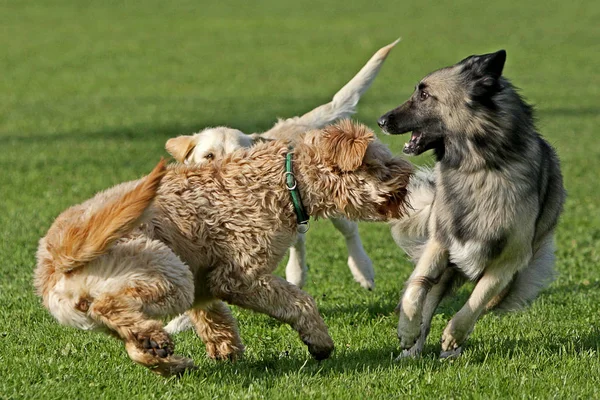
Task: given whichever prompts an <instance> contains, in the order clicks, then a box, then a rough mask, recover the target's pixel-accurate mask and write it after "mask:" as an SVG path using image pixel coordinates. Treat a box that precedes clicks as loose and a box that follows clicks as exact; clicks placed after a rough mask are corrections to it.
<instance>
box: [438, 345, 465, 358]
mask: <svg viewBox="0 0 600 400" xmlns="http://www.w3.org/2000/svg"><path fill="white" fill-rule="evenodd" d="M461 354H462V347H460V346H459V347H457V348H455V349H454V350H447V351H442V352H441V353H440V358H441V359H446V358H447V359H455V358H458V357H459V356H460V355H461Z"/></svg>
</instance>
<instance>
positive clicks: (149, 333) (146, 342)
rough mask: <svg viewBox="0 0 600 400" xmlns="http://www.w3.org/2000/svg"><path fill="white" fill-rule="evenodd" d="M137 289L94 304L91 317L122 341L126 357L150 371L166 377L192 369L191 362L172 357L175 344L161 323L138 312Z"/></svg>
mask: <svg viewBox="0 0 600 400" xmlns="http://www.w3.org/2000/svg"><path fill="white" fill-rule="evenodd" d="M140 294H141V291H139V288H133V289H130V290H128V292H127V291H124V292H121V293H115V294H114V295H104V296H102V297H100V298H98V299H96V300H94V301H93V303H92V305H91V307H90V310H89V312H90V316H91V317H92V318H94V319H97V320H99V321H100V322H101V323H103V324H104V325H105V326H106V327H107V328H109V329H110V331H111V332H113V333H114V334H116V336H118V337H119V338H121V339H122V340H123V341H124V342H125V349H126V350H127V353H128V354H129V357H130V358H131V359H132V360H133V361H135V362H136V363H138V364H141V365H144V366H146V367H148V368H150V369H152V371H153V372H156V373H158V374H160V375H164V376H169V375H174V374H180V373H182V372H183V371H185V370H186V369H190V368H194V363H193V361H192V360H190V359H187V358H183V357H180V356H177V355H174V354H173V352H174V345H173V342H172V341H171V338H170V337H169V334H168V333H167V332H166V331H165V330H164V329H163V327H162V323H161V322H160V321H157V320H153V319H149V318H148V317H147V316H146V315H145V314H144V313H143V312H142V311H141V310H140V308H141V307H140V303H139V301H138V300H139V297H137V296H138V295H140ZM134 296H135V297H134Z"/></svg>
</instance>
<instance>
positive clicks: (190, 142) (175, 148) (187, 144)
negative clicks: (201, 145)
mask: <svg viewBox="0 0 600 400" xmlns="http://www.w3.org/2000/svg"><path fill="white" fill-rule="evenodd" d="M194 146H195V144H194V137H193V136H189V135H188V136H178V137H176V138H172V139H169V140H167V143H166V144H165V149H167V151H168V152H169V154H170V155H172V156H173V158H175V159H176V160H177V161H179V162H184V161H185V158H186V157H187V155H188V154H189V153H190V151H192V149H193V148H194Z"/></svg>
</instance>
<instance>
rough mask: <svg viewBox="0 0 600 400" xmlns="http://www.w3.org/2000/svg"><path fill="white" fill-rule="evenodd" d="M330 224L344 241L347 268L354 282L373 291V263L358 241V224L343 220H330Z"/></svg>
mask: <svg viewBox="0 0 600 400" xmlns="http://www.w3.org/2000/svg"><path fill="white" fill-rule="evenodd" d="M331 222H332V223H333V226H335V228H336V229H337V230H338V231H339V232H340V233H341V234H342V235H344V239H346V247H347V248H348V267H349V268H350V272H352V276H353V277H354V280H355V281H356V282H358V283H359V284H360V286H362V287H364V288H365V289H369V290H371V289H373V288H374V287H375V271H374V270H373V263H372V262H371V259H370V258H369V256H368V255H367V253H366V252H365V249H364V248H363V245H362V242H361V240H360V234H359V233H358V224H357V223H356V222H353V221H348V220H347V219H344V218H331Z"/></svg>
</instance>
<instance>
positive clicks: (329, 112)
mask: <svg viewBox="0 0 600 400" xmlns="http://www.w3.org/2000/svg"><path fill="white" fill-rule="evenodd" d="M399 41H400V39H398V40H396V41H394V42H393V43H390V44H388V45H387V46H385V47H382V48H381V49H379V50H378V51H377V52H376V53H375V54H374V55H373V56H372V57H371V58H370V59H369V61H367V63H366V64H365V66H364V67H362V69H361V70H360V71H358V73H357V74H356V75H355V76H354V78H352V79H351V80H350V82H348V83H347V84H346V85H345V86H344V87H343V88H341V89H340V90H339V91H338V92H337V93H336V94H335V96H333V100H332V101H331V102H329V103H327V104H323V105H321V106H319V107H317V108H315V109H313V110H312V111H309V112H307V113H306V114H304V115H302V116H300V117H293V118H288V119H284V120H280V121H279V122H277V124H275V126H274V127H273V128H271V129H270V130H268V131H266V132H264V133H262V134H261V136H262V138H264V139H287V140H289V139H292V137H290V136H291V135H297V134H300V133H303V132H306V131H307V130H311V129H320V128H323V127H324V126H326V125H329V124H331V123H333V122H335V121H337V120H339V119H343V118H347V117H349V116H351V115H352V114H354V113H355V112H356V105H357V104H358V101H359V100H360V97H361V96H362V95H363V94H364V93H365V92H366V91H367V89H368V88H369V87H370V86H371V84H372V83H373V81H374V80H375V77H376V76H377V74H378V73H379V70H380V69H381V66H382V65H383V62H384V61H385V59H386V58H387V56H388V54H389V53H390V51H391V50H392V49H393V48H394V46H396V44H397V43H398V42H399Z"/></svg>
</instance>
